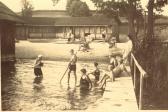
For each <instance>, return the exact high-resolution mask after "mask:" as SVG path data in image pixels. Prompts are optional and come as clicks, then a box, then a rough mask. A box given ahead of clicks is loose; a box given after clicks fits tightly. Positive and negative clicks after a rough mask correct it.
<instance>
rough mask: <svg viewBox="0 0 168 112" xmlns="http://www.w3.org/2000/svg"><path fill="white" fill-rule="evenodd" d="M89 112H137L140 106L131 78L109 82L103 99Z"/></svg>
mask: <svg viewBox="0 0 168 112" xmlns="http://www.w3.org/2000/svg"><path fill="white" fill-rule="evenodd" d="M87 111H89V112H90V111H92V112H93V111H96V112H135V111H138V106H137V102H136V98H135V93H134V89H133V84H132V78H131V77H121V78H117V79H116V81H115V82H108V83H107V86H106V89H105V92H104V95H103V98H101V99H99V100H98V101H97V103H95V105H94V106H92V107H89V108H88V110H87Z"/></svg>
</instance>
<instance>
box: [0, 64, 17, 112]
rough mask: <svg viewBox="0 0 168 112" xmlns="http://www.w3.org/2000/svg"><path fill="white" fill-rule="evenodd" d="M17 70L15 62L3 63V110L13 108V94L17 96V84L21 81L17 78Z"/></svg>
mask: <svg viewBox="0 0 168 112" xmlns="http://www.w3.org/2000/svg"><path fill="white" fill-rule="evenodd" d="M15 72H16V68H15V62H2V63H1V95H2V110H13V106H12V105H13V101H12V100H13V99H12V98H11V96H15V91H16V86H17V85H18V84H19V83H20V82H19V80H17V79H16V78H15ZM15 104H17V103H15Z"/></svg>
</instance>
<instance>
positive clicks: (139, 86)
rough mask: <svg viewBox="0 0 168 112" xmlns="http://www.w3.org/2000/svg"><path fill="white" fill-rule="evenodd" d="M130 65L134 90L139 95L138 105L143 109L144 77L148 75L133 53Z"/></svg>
mask: <svg viewBox="0 0 168 112" xmlns="http://www.w3.org/2000/svg"><path fill="white" fill-rule="evenodd" d="M130 61H131V62H130V64H131V65H130V67H131V72H132V79H133V85H134V90H135V93H136V96H137V102H138V107H139V109H140V110H142V109H143V100H144V99H143V94H144V79H145V78H147V77H148V75H147V73H146V72H145V71H144V69H143V68H142V67H141V66H140V65H139V63H138V61H137V60H136V58H135V56H134V55H133V54H131V60H130Z"/></svg>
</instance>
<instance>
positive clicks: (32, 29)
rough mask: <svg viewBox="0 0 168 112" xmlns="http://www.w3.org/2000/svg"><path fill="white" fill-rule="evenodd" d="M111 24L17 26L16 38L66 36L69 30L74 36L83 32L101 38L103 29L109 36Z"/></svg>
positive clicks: (78, 35)
mask: <svg viewBox="0 0 168 112" xmlns="http://www.w3.org/2000/svg"><path fill="white" fill-rule="evenodd" d="M112 27H113V26H27V28H26V27H25V26H17V38H18V39H25V38H26V37H27V38H31V39H33V38H34V39H37V38H39V39H46V38H67V37H66V35H67V33H68V32H69V31H72V33H73V34H74V35H75V37H76V38H80V37H82V35H83V33H90V34H91V35H92V36H93V37H94V38H95V39H102V32H103V31H104V30H105V31H106V33H107V35H108V36H110V35H111V34H112V33H114V32H113V30H114V31H115V28H112Z"/></svg>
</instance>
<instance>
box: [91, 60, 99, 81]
mask: <svg viewBox="0 0 168 112" xmlns="http://www.w3.org/2000/svg"><path fill="white" fill-rule="evenodd" d="M94 67H95V70H94V71H93V72H91V73H89V74H92V75H94V76H95V84H97V82H98V81H99V80H100V70H99V68H98V63H97V62H94Z"/></svg>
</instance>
